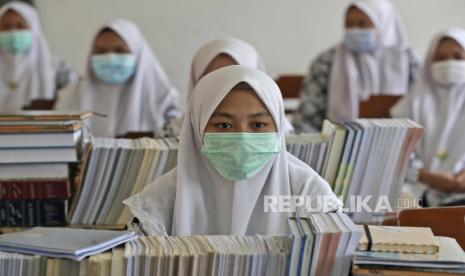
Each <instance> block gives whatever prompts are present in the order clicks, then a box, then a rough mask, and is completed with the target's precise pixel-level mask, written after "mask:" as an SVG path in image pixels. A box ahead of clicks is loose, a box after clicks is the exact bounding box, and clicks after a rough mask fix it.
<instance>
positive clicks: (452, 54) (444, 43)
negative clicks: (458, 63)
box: [433, 38, 465, 62]
mask: <svg viewBox="0 0 465 276" xmlns="http://www.w3.org/2000/svg"><path fill="white" fill-rule="evenodd" d="M447 60H465V49H463V48H462V46H460V44H459V43H458V42H457V41H455V40H454V39H452V38H443V39H442V40H441V42H439V45H438V47H437V48H436V52H435V53H434V55H433V62H440V61H447Z"/></svg>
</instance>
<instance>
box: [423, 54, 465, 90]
mask: <svg viewBox="0 0 465 276" xmlns="http://www.w3.org/2000/svg"><path fill="white" fill-rule="evenodd" d="M431 72H432V75H433V80H434V81H435V82H436V83H438V84H439V85H442V86H452V85H456V84H462V83H465V60H446V61H439V62H435V63H433V65H431Z"/></svg>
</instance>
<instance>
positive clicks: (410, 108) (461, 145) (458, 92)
mask: <svg viewBox="0 0 465 276" xmlns="http://www.w3.org/2000/svg"><path fill="white" fill-rule="evenodd" d="M443 38H452V39H454V40H455V41H457V42H458V43H459V44H460V45H461V46H462V47H463V48H464V49H465V30H464V29H459V28H454V29H449V30H447V31H445V32H442V33H440V34H438V35H437V36H436V37H435V38H434V40H433V42H432V43H431V46H430V49H429V52H428V55H427V58H426V60H425V64H424V66H423V70H422V72H421V76H420V78H419V80H418V81H417V83H416V85H415V87H414V89H413V91H412V92H411V93H410V94H409V95H407V96H406V97H404V98H403V99H402V100H401V101H400V102H399V103H398V104H397V105H396V106H394V108H393V109H392V111H391V113H392V115H393V116H395V117H408V118H412V119H413V120H414V121H416V122H418V123H419V124H421V125H423V126H424V127H425V136H424V137H423V140H422V142H421V144H420V146H419V148H418V150H417V153H418V154H419V157H420V158H421V160H422V161H423V162H424V166H425V169H428V170H430V171H432V172H442V173H458V172H460V171H461V170H463V169H465V84H461V85H454V86H452V87H450V88H446V87H443V86H439V85H438V84H436V82H435V81H434V80H433V77H432V72H431V65H432V60H433V57H434V53H435V51H436V49H437V47H438V44H439V42H440V41H441V39H443ZM440 152H447V153H448V156H447V158H445V159H444V160H441V159H440V158H437V157H436V155H437V154H438V153H440Z"/></svg>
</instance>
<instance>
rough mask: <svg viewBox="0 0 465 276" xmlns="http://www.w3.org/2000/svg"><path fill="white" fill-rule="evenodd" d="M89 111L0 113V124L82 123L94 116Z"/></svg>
mask: <svg viewBox="0 0 465 276" xmlns="http://www.w3.org/2000/svg"><path fill="white" fill-rule="evenodd" d="M94 114H95V113H94V112H90V111H73V110H40V111H38V110H32V111H20V112H17V113H0V122H11V121H14V122H18V121H82V120H85V119H88V118H90V117H92V116H94Z"/></svg>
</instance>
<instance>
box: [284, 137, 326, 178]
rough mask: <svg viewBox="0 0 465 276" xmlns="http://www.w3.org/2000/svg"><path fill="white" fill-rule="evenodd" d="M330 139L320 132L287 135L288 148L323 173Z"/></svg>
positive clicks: (319, 172)
mask: <svg viewBox="0 0 465 276" xmlns="http://www.w3.org/2000/svg"><path fill="white" fill-rule="evenodd" d="M328 141H329V139H328V138H327V137H326V136H325V135H322V134H320V133H306V134H299V135H289V136H286V149H287V151H288V152H289V153H291V154H292V155H294V156H296V157H297V158H299V159H300V160H301V161H303V162H304V163H306V164H308V165H309V166H310V167H312V168H313V169H314V170H315V171H316V172H317V173H318V174H320V175H321V174H322V172H323V165H324V161H325V155H326V148H327V147H328Z"/></svg>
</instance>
